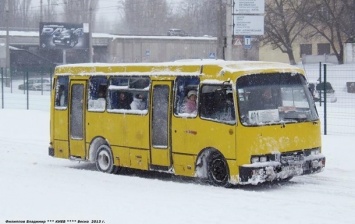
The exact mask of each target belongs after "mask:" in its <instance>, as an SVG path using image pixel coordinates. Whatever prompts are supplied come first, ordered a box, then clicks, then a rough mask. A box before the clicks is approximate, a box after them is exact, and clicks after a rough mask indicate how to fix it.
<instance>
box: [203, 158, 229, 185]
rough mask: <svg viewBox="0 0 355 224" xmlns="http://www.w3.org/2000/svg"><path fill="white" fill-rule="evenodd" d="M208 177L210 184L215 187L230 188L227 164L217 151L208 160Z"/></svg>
mask: <svg viewBox="0 0 355 224" xmlns="http://www.w3.org/2000/svg"><path fill="white" fill-rule="evenodd" d="M207 176H208V180H209V182H210V183H211V184H213V185H215V186H223V187H228V186H229V183H228V180H229V171H228V165H227V162H226V160H225V159H224V157H223V156H222V155H221V154H220V153H219V152H217V151H212V152H211V153H210V154H209V156H208V158H207Z"/></svg>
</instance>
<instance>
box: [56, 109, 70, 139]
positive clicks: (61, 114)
mask: <svg viewBox="0 0 355 224" xmlns="http://www.w3.org/2000/svg"><path fill="white" fill-rule="evenodd" d="M53 117H54V122H53V125H54V127H53V133H54V139H55V140H63V141H64V140H65V141H68V137H69V134H68V133H69V120H68V109H66V110H56V109H55V110H54V116H53Z"/></svg>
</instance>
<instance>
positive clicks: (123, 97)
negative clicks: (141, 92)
mask: <svg viewBox="0 0 355 224" xmlns="http://www.w3.org/2000/svg"><path fill="white" fill-rule="evenodd" d="M117 109H127V110H129V109H131V106H130V100H129V98H128V96H127V93H125V92H120V93H119V96H118V107H117Z"/></svg>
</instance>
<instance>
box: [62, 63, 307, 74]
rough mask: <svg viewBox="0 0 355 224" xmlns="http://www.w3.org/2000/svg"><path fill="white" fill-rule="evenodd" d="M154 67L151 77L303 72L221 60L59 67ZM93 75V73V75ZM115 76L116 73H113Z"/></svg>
mask: <svg viewBox="0 0 355 224" xmlns="http://www.w3.org/2000/svg"><path fill="white" fill-rule="evenodd" d="M137 66H140V67H152V70H150V71H149V73H150V74H151V75H162V74H164V75H167V74H171V75H177V74H179V75H182V74H184V73H186V74H189V75H199V74H200V69H199V68H196V71H195V72H191V71H190V72H185V71H182V70H180V68H183V67H185V66H198V67H201V66H218V67H220V68H221V71H223V72H230V73H234V72H238V71H246V72H248V71H249V72H250V73H255V72H262V71H265V70H269V71H278V72H293V73H299V72H302V71H303V70H302V69H301V68H298V67H296V66H293V65H289V64H286V63H280V62H267V61H224V60H220V59H185V60H178V61H173V62H145V63H80V64H66V65H58V66H57V67H58V68H70V67H73V68H80V67H83V68H84V67H85V68H90V67H96V68H99V67H112V68H114V67H117V68H118V67H137ZM119 73H120V74H122V75H124V74H127V75H130V74H132V73H134V74H138V73H142V74H146V73H147V72H138V73H137V72H133V71H132V72H119ZM195 73H196V74H195ZM91 74H92V73H91ZM95 74H108V73H95ZM112 74H115V72H112Z"/></svg>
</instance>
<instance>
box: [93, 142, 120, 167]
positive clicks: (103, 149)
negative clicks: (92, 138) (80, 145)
mask: <svg viewBox="0 0 355 224" xmlns="http://www.w3.org/2000/svg"><path fill="white" fill-rule="evenodd" d="M96 168H97V169H98V170H99V171H101V172H104V173H118V171H119V167H117V166H115V165H113V156H112V152H111V149H110V147H109V146H108V145H101V146H99V148H98V149H97V153H96Z"/></svg>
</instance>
